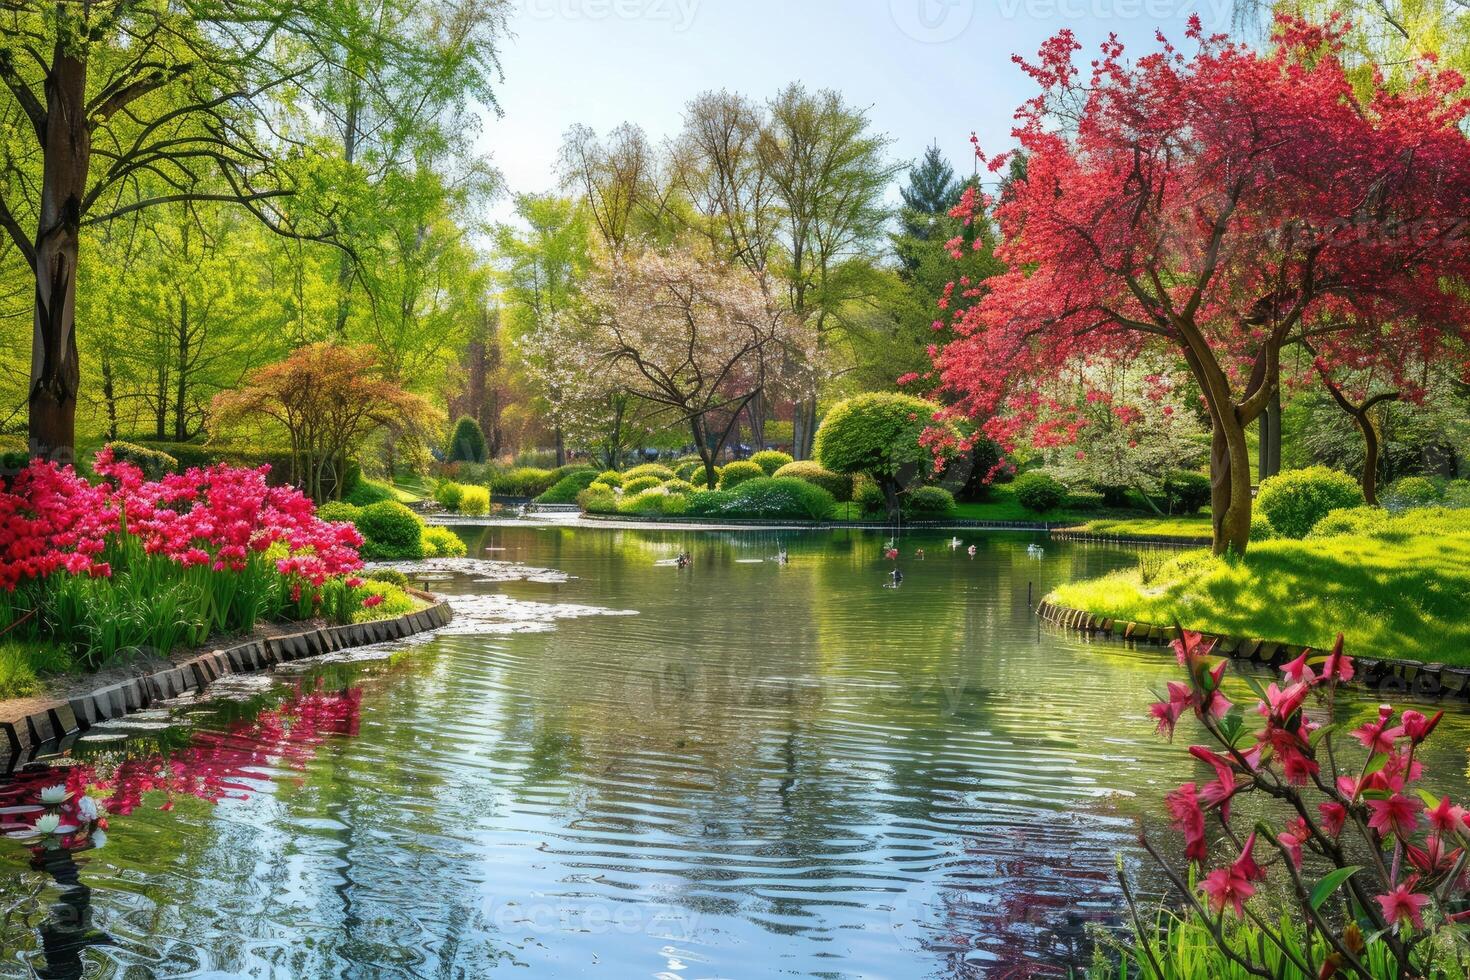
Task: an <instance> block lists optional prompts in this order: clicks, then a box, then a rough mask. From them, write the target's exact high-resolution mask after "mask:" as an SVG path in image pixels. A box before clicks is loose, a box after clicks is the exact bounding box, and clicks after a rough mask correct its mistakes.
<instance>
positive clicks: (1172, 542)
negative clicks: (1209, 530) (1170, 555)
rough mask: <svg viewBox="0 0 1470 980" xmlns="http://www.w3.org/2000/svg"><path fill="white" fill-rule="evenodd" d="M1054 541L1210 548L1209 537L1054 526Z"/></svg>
mask: <svg viewBox="0 0 1470 980" xmlns="http://www.w3.org/2000/svg"><path fill="white" fill-rule="evenodd" d="M1051 539H1052V540H1053V541H1081V542H1087V543H1092V544H1146V545H1150V546H1158V547H1162V548H1208V547H1209V546H1210V543H1211V541H1210V539H1209V538H1174V537H1169V536H1167V535H1163V534H1099V533H1098V532H1096V531H1071V530H1068V529H1067V528H1054V529H1053V530H1052V532H1051Z"/></svg>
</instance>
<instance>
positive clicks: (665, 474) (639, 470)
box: [623, 463, 678, 486]
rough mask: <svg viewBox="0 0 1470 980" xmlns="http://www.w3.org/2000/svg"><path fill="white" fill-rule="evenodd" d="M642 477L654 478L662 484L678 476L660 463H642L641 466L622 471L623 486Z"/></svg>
mask: <svg viewBox="0 0 1470 980" xmlns="http://www.w3.org/2000/svg"><path fill="white" fill-rule="evenodd" d="M642 476H656V477H658V479H659V481H660V482H662V481H664V480H672V479H674V478H675V477H676V476H678V474H676V473H675V472H674V471H673V470H671V469H669V468H668V467H667V466H664V465H663V464H662V463H644V464H642V465H641V466H635V467H633V468H632V469H630V470H624V471H623V485H624V486H627V481H629V480H636V479H638V478H639V477H642Z"/></svg>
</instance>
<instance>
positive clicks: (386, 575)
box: [363, 568, 408, 589]
mask: <svg viewBox="0 0 1470 980" xmlns="http://www.w3.org/2000/svg"><path fill="white" fill-rule="evenodd" d="M363 578H365V579H371V580H372V581H374V582H387V583H388V584H389V585H396V586H398V587H399V588H400V589H406V588H408V576H407V575H405V574H403V573H402V572H400V571H399V570H398V569H396V568H375V569H373V570H372V571H370V572H368V573H367V574H366V575H364V576H363Z"/></svg>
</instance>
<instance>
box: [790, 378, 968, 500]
mask: <svg viewBox="0 0 1470 980" xmlns="http://www.w3.org/2000/svg"><path fill="white" fill-rule="evenodd" d="M937 411H939V406H938V405H935V404H934V403H933V402H928V401H924V400H923V399H922V398H913V397H911V396H909V395H898V394H893V393H890V392H877V393H873V394H867V395H858V396H857V397H856V398H849V399H848V400H846V401H843V402H838V403H837V404H836V405H834V406H832V410H831V411H829V412H828V413H827V417H826V418H824V419H823V420H822V425H821V428H819V429H818V430H817V438H816V447H815V452H816V457H817V460H818V461H819V462H820V463H821V464H822V465H823V466H825V467H826V468H827V469H829V470H832V471H834V472H837V473H865V474H867V475H868V476H871V477H873V478H874V479H878V480H888V481H895V482H912V481H916V480H920V479H924V478H927V477H928V476H929V475H930V474H931V473H933V471H934V454H933V453H932V452H931V451H930V450H929V449H928V448H926V447H924V446H921V445H920V444H919V437H920V436H921V435H923V433H924V431H925V429H927V428H929V427H930V426H933V425H935V424H936V423H935V422H934V413H935V412H937Z"/></svg>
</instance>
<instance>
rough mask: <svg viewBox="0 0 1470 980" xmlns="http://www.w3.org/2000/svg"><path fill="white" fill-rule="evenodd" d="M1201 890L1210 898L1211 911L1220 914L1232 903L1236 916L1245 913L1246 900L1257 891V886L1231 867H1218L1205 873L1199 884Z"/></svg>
mask: <svg viewBox="0 0 1470 980" xmlns="http://www.w3.org/2000/svg"><path fill="white" fill-rule="evenodd" d="M1199 889H1200V891H1202V892H1204V893H1205V895H1206V896H1208V898H1209V900H1210V911H1211V912H1213V913H1215V914H1216V915H1219V914H1220V913H1222V912H1224V911H1225V906H1226V905H1230V906H1232V907H1233V908H1234V909H1235V914H1236V916H1243V915H1245V901H1246V899H1248V898H1250V897H1251V896H1252V895H1254V894H1255V893H1256V888H1255V886H1254V885H1252V884H1251V883H1250V881H1249V880H1248V879H1247V878H1246V877H1245V876H1244V875H1241V874H1239V873H1237V872H1236V870H1235V868H1234V867H1233V866H1232V867H1230V868H1216V869H1215V870H1214V871H1211V872H1210V873H1209V874H1207V875H1205V878H1204V880H1203V881H1201V882H1200V884H1199Z"/></svg>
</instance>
